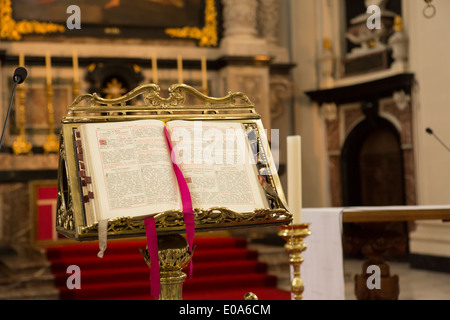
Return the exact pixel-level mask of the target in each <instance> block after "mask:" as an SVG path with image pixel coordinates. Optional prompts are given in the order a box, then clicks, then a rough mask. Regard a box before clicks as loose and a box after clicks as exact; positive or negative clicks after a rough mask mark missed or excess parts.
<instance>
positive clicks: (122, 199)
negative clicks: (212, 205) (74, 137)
mask: <svg viewBox="0 0 450 320" xmlns="http://www.w3.org/2000/svg"><path fill="white" fill-rule="evenodd" d="M80 131H81V136H82V139H83V141H84V143H85V144H86V145H87V152H88V153H89V158H88V159H86V160H89V165H90V166H91V168H90V171H91V174H92V183H93V186H94V190H95V192H94V199H95V201H94V202H95V204H96V211H100V212H97V219H98V220H101V219H114V218H119V217H142V218H144V217H145V216H149V215H152V214H155V213H159V212H163V211H167V210H173V209H177V210H178V209H180V208H181V202H180V197H179V191H178V187H177V183H176V178H175V175H174V173H173V169H172V162H171V159H170V152H169V149H168V146H167V141H166V138H165V135H164V123H163V122H162V121H159V120H138V121H126V122H111V123H92V124H83V125H81V126H80ZM86 142H87V143H86Z"/></svg>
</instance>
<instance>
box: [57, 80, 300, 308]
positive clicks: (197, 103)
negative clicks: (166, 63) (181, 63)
mask: <svg viewBox="0 0 450 320" xmlns="http://www.w3.org/2000/svg"><path fill="white" fill-rule="evenodd" d="M168 93H169V94H168V97H167V98H163V97H161V96H160V88H159V86H157V85H155V84H147V85H143V86H140V87H137V88H136V89H134V90H132V91H130V92H129V93H127V94H126V95H124V96H123V97H120V98H117V99H103V98H100V97H98V96H97V95H96V94H92V95H91V94H84V95H80V96H78V97H77V98H76V99H75V100H74V102H73V103H72V105H71V106H69V107H68V110H67V114H66V115H65V117H64V118H63V119H62V129H61V133H60V148H59V154H60V157H59V171H58V198H57V216H56V230H57V232H59V233H60V234H62V235H64V236H66V237H69V238H72V239H75V240H78V241H89V240H97V239H98V231H99V226H98V224H97V223H94V224H90V225H89V224H87V223H86V218H85V207H84V202H83V196H82V194H81V181H80V177H79V172H78V170H79V169H78V165H77V153H76V146H75V142H74V141H75V140H74V133H75V132H76V129H77V128H78V127H79V126H80V125H81V124H83V123H93V122H113V121H132V120H141V119H158V120H164V121H170V120H188V121H205V120H207V121H214V120H220V121H234V122H240V123H242V124H243V125H244V127H245V128H246V129H248V130H251V131H252V132H253V133H254V135H252V137H250V136H249V143H251V144H252V145H253V146H254V149H253V150H255V158H256V159H258V161H257V163H255V166H256V169H257V172H258V173H259V174H260V176H261V177H263V179H261V182H262V186H263V188H264V191H265V193H266V197H267V200H268V207H267V208H260V209H257V210H255V211H253V212H236V211H232V210H230V209H228V208H224V207H211V208H194V216H195V231H196V232H201V231H214V230H227V229H233V228H244V227H262V226H270V225H271V226H273V225H275V226H283V225H288V224H290V222H291V220H292V215H291V214H290V212H289V211H288V208H287V206H286V199H285V196H284V193H283V190H282V188H281V183H280V180H279V177H278V174H277V171H276V166H275V163H274V161H273V158H272V156H271V151H270V148H269V143H268V141H267V137H266V134H265V132H264V127H263V125H262V122H261V118H260V115H259V114H257V113H256V112H255V108H254V105H253V104H252V102H251V101H250V99H249V98H248V97H247V96H246V95H244V94H243V93H239V92H238V93H229V94H228V95H227V96H225V97H221V98H214V97H209V96H206V95H204V94H202V93H201V92H199V91H197V90H196V89H194V88H192V87H190V86H187V85H183V84H178V85H172V86H171V87H170V88H169V89H168ZM154 219H155V223H156V230H157V235H158V248H159V265H160V271H161V272H160V274H161V295H160V297H159V299H161V300H169V299H182V284H183V281H184V278H185V277H186V275H185V274H184V273H183V272H182V269H183V268H184V267H186V266H187V265H188V264H189V260H190V259H191V255H192V252H189V248H188V246H187V242H186V240H185V239H184V237H183V236H181V235H180V234H182V233H184V232H185V225H184V220H183V213H182V212H181V211H179V210H171V211H165V212H161V213H158V214H157V215H155V216H154ZM144 235H145V226H144V222H143V221H142V220H138V219H133V218H130V217H122V218H118V219H114V220H110V221H108V226H107V238H108V239H112V238H130V237H140V236H144ZM141 252H142V254H143V256H144V258H145V260H146V262H147V263H148V264H150V261H149V260H150V259H149V255H148V251H147V250H141Z"/></svg>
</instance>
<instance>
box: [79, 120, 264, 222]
mask: <svg viewBox="0 0 450 320" xmlns="http://www.w3.org/2000/svg"><path fill="white" fill-rule="evenodd" d="M165 126H166V129H167V132H168V137H169V139H167V138H166V134H165V129H164V127H165ZM74 130H76V132H75V134H74V137H75V146H76V148H77V153H78V170H79V172H78V175H79V179H80V181H81V183H80V185H81V186H82V191H83V201H84V209H85V219H86V224H87V225H91V224H93V223H95V222H98V221H100V220H105V219H116V218H120V217H132V218H142V219H144V218H146V217H149V216H152V215H154V214H157V213H160V212H164V211H169V210H182V201H181V196H180V191H179V188H178V185H177V179H176V176H175V173H174V170H173V162H174V163H176V164H177V165H178V166H179V168H180V169H181V171H182V173H183V176H184V178H185V180H186V182H187V185H188V187H189V191H190V195H191V199H192V206H193V208H202V209H208V208H212V207H226V208H228V209H230V210H233V211H236V212H253V211H254V210H255V209H262V208H268V201H267V198H266V196H265V192H264V190H263V188H262V186H261V184H260V183H259V178H258V176H259V173H258V170H257V168H256V165H255V159H254V153H253V152H252V150H251V149H252V148H251V145H250V143H249V139H248V136H247V134H248V132H247V130H246V129H245V127H244V124H242V123H240V122H233V121H184V120H172V121H168V122H167V123H165V122H164V121H161V120H136V121H123V122H108V123H86V124H81V125H80V126H79V127H78V128H77V129H74ZM169 143H170V144H171V146H172V147H173V151H172V153H171V152H170V148H169Z"/></svg>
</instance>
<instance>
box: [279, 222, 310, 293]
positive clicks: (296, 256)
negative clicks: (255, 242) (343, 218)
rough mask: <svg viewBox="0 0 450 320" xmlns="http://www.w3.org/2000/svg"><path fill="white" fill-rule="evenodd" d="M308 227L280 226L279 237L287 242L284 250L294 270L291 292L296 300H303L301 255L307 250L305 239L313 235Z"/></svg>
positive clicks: (298, 225) (296, 225) (302, 225)
mask: <svg viewBox="0 0 450 320" xmlns="http://www.w3.org/2000/svg"><path fill="white" fill-rule="evenodd" d="M308 226H309V224H307V223H303V224H295V225H287V226H280V227H279V229H280V230H279V232H278V235H279V236H280V237H282V238H283V239H284V240H285V241H286V244H285V245H284V248H285V249H286V252H287V253H288V254H289V263H290V265H291V267H292V270H293V272H292V273H293V276H292V278H291V292H292V295H293V298H294V300H301V299H302V298H303V291H304V284H303V280H302V278H301V276H300V266H301V264H302V263H303V258H302V256H301V254H302V252H303V251H305V250H306V244H305V243H304V242H303V239H304V238H305V237H307V236H309V235H310V234H311V231H309V229H308Z"/></svg>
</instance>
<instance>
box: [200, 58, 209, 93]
mask: <svg viewBox="0 0 450 320" xmlns="http://www.w3.org/2000/svg"><path fill="white" fill-rule="evenodd" d="M201 64H202V92H203V94H205V95H209V90H208V75H207V67H206V57H202V60H201Z"/></svg>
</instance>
